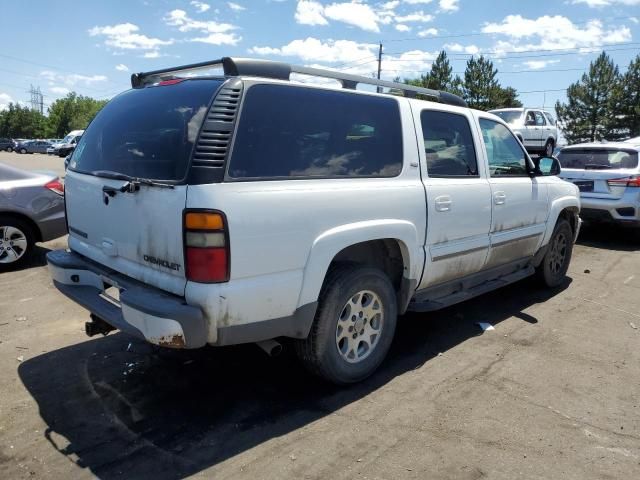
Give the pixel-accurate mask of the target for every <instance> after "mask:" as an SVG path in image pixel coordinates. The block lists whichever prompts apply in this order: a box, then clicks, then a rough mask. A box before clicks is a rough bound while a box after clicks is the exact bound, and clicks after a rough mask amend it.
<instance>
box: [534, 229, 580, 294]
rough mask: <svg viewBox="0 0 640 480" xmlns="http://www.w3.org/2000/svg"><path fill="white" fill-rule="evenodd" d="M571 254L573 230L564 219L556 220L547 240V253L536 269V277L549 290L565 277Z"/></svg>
mask: <svg viewBox="0 0 640 480" xmlns="http://www.w3.org/2000/svg"><path fill="white" fill-rule="evenodd" d="M572 252H573V230H572V229H571V225H569V222H567V221H566V220H565V219H560V220H558V223H556V226H555V228H554V229H553V235H551V240H549V246H548V248H547V253H546V254H545V255H544V258H543V259H542V263H541V264H540V265H539V266H538V268H537V269H536V275H537V276H538V279H539V280H540V281H541V282H542V284H543V285H545V286H547V287H549V288H555V287H557V286H559V285H560V284H561V283H562V282H563V281H564V279H565V277H566V275H567V270H568V269H569V263H570V262H571V254H572Z"/></svg>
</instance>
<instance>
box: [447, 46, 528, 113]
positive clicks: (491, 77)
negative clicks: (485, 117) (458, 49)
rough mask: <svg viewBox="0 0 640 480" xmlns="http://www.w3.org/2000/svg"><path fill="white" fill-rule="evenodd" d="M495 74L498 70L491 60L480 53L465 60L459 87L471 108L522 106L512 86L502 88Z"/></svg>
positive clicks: (489, 108)
mask: <svg viewBox="0 0 640 480" xmlns="http://www.w3.org/2000/svg"><path fill="white" fill-rule="evenodd" d="M497 75H498V70H497V69H496V68H495V67H494V66H493V62H492V61H491V60H489V59H488V58H485V57H484V56H482V55H480V56H479V57H478V58H475V57H471V58H470V59H469V60H468V61H467V68H466V69H465V71H464V80H462V79H461V83H460V84H459V88H460V90H461V92H462V97H463V98H464V99H465V100H466V101H467V103H468V104H469V106H470V107H471V108H475V109H478V110H491V109H494V108H505V107H521V106H522V103H520V101H519V100H518V98H517V97H518V92H517V91H516V90H515V89H514V88H513V87H507V88H503V87H502V86H501V85H500V82H498V79H497V78H496V76H497Z"/></svg>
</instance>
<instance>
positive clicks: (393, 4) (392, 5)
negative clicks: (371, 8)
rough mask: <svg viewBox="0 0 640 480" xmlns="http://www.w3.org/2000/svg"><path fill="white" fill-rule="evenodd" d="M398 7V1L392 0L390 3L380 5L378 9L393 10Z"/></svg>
mask: <svg viewBox="0 0 640 480" xmlns="http://www.w3.org/2000/svg"><path fill="white" fill-rule="evenodd" d="M398 5H400V0H392V1H390V2H385V3H383V4H382V5H380V8H382V9H383V10H393V9H394V8H396V7H397V6H398Z"/></svg>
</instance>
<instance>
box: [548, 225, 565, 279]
mask: <svg viewBox="0 0 640 480" xmlns="http://www.w3.org/2000/svg"><path fill="white" fill-rule="evenodd" d="M566 255H567V239H566V237H565V236H564V235H563V234H558V235H557V236H556V237H555V238H554V239H553V242H552V244H551V255H550V256H549V257H550V258H549V267H550V269H551V273H553V274H557V273H559V272H560V270H562V266H563V265H564V259H565V257H566Z"/></svg>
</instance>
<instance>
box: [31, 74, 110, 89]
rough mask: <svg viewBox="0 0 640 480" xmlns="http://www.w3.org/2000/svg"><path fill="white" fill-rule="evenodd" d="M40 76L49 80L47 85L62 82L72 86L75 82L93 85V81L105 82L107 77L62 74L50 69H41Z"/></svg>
mask: <svg viewBox="0 0 640 480" xmlns="http://www.w3.org/2000/svg"><path fill="white" fill-rule="evenodd" d="M40 76H41V77H43V78H45V79H46V80H48V81H49V85H55V84H60V83H63V84H65V85H67V86H69V87H73V86H75V85H77V84H79V83H80V84H84V85H85V86H89V85H93V84H94V83H101V82H106V81H107V77H106V76H104V75H90V76H89V75H80V74H77V73H71V74H62V73H58V72H53V71H51V70H43V71H42V72H40Z"/></svg>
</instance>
